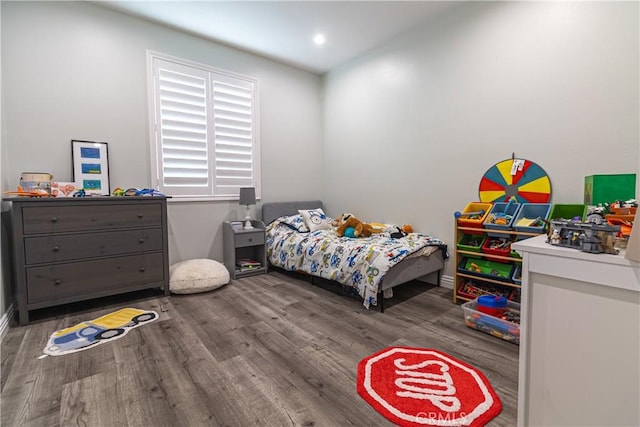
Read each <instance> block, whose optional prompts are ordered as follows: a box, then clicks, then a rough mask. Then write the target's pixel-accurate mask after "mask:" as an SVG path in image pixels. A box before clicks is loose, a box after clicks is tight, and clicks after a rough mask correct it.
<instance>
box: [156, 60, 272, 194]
mask: <svg viewBox="0 0 640 427" xmlns="http://www.w3.org/2000/svg"><path fill="white" fill-rule="evenodd" d="M150 60H151V63H152V66H151V68H152V81H153V97H152V100H151V103H152V104H153V110H154V117H153V118H152V124H153V126H152V150H151V151H152V157H153V159H152V160H153V161H152V165H153V167H152V174H153V177H152V179H153V182H155V183H156V186H157V188H158V189H159V190H160V191H161V192H163V193H165V194H167V195H171V196H175V197H188V198H207V199H209V198H219V199H234V198H237V196H238V191H239V188H240V187H255V188H256V193H257V194H259V187H260V186H259V182H258V176H259V173H258V171H259V144H258V139H257V131H256V130H257V114H256V111H257V106H256V103H257V96H256V82H255V80H253V79H249V78H244V77H242V76H236V75H231V74H228V73H225V72H221V71H219V70H214V69H209V68H208V67H206V66H202V65H199V64H191V63H184V62H183V63H179V62H178V60H176V59H175V58H171V59H165V58H160V57H158V56H157V55H153V54H150Z"/></svg>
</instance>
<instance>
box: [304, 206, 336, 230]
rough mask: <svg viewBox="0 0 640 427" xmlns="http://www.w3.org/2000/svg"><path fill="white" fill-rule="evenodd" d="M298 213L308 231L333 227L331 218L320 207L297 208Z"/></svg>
mask: <svg viewBox="0 0 640 427" xmlns="http://www.w3.org/2000/svg"><path fill="white" fill-rule="evenodd" d="M298 213H300V215H302V218H304V222H305V224H307V227H309V230H310V231H318V230H328V229H330V228H332V227H333V226H332V225H331V218H329V217H328V216H327V215H325V213H324V211H323V210H322V209H320V208H316V209H304V210H299V211H298Z"/></svg>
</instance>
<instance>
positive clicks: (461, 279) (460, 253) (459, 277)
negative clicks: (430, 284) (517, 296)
mask: <svg viewBox="0 0 640 427" xmlns="http://www.w3.org/2000/svg"><path fill="white" fill-rule="evenodd" d="M455 228H456V229H455V241H456V242H459V241H460V238H461V236H462V235H464V234H466V233H475V234H477V233H479V232H481V233H482V234H484V235H485V236H486V233H491V234H492V235H494V236H495V235H504V236H505V237H509V236H517V237H527V238H528V237H534V236H539V235H540V233H531V232H522V231H515V230H495V229H488V228H486V227H481V228H477V227H462V226H458V223H457V221H456V227H455ZM454 253H455V257H454V260H455V265H456V267H457V266H458V265H459V264H460V261H461V260H462V258H464V257H472V258H473V257H475V258H480V259H486V260H489V261H498V262H503V263H504V262H506V263H510V264H514V265H517V266H519V265H521V264H522V259H521V258H519V257H517V256H501V255H494V254H488V253H485V252H473V251H469V250H463V249H459V248H458V246H457V245H456V248H455V252H454ZM467 280H473V281H475V282H479V283H480V284H493V285H498V286H500V287H501V288H502V289H505V290H508V289H512V290H519V289H520V288H521V285H520V284H518V283H515V282H514V281H513V280H511V279H510V280H508V281H504V280H496V279H491V278H488V277H486V275H475V274H473V273H472V272H468V273H467V272H461V271H458V269H457V268H456V270H455V272H454V281H453V282H454V286H453V302H454V303H456V304H458V303H460V302H466V301H473V300H474V299H475V298H471V297H466V296H463V295H460V294H459V293H458V291H459V290H460V288H461V286H462V285H463V284H464V283H465V281H467Z"/></svg>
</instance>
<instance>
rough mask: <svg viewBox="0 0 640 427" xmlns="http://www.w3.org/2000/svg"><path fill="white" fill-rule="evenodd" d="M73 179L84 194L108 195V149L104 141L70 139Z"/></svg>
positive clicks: (109, 190) (109, 191)
mask: <svg viewBox="0 0 640 427" xmlns="http://www.w3.org/2000/svg"><path fill="white" fill-rule="evenodd" d="M71 158H72V160H73V181H74V182H75V183H77V185H79V186H80V188H82V189H84V191H85V193H86V194H96V195H103V196H108V195H109V194H110V193H111V189H110V188H109V151H108V146H107V143H106V142H93V141H79V140H71Z"/></svg>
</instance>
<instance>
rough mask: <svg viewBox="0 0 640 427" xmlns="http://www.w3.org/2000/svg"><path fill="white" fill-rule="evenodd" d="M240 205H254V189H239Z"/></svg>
mask: <svg viewBox="0 0 640 427" xmlns="http://www.w3.org/2000/svg"><path fill="white" fill-rule="evenodd" d="M239 204H240V205H247V206H249V205H255V204H256V189H255V188H253V187H243V188H241V189H240V202H239Z"/></svg>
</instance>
